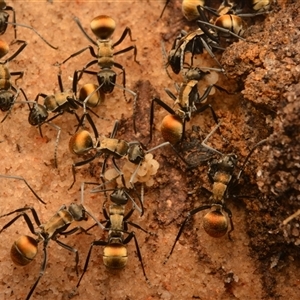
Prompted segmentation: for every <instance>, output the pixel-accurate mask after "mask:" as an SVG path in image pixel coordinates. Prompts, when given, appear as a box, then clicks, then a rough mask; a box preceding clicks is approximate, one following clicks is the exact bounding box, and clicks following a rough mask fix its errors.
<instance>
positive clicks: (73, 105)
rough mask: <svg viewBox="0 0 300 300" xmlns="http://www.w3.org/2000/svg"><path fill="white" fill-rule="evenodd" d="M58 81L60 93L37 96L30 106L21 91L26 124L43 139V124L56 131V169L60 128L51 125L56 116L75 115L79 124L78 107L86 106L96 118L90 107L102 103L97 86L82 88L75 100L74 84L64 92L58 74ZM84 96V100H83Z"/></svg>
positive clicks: (59, 74)
mask: <svg viewBox="0 0 300 300" xmlns="http://www.w3.org/2000/svg"><path fill="white" fill-rule="evenodd" d="M57 79H58V85H59V89H60V91H59V92H58V93H56V94H53V95H46V94H44V93H39V94H37V96H36V98H35V100H34V102H33V105H32V106H30V104H29V101H28V98H27V96H26V94H25V93H24V91H23V90H22V93H23V95H24V97H25V99H26V102H27V103H28V106H29V110H30V111H29V116H28V122H29V124H30V125H32V126H38V128H39V132H40V135H41V137H43V133H42V129H41V126H42V125H43V124H45V123H47V124H49V125H50V126H51V127H53V128H54V129H55V130H57V136H56V142H55V150H54V163H55V167H56V168H57V166H58V165H57V147H58V142H59V137H60V133H61V128H60V127H59V126H57V125H55V124H53V123H51V121H53V120H54V119H56V118H57V117H58V116H60V115H62V114H64V113H65V112H68V113H70V114H73V115H75V117H76V119H77V121H78V122H80V118H79V116H78V115H77V113H76V110H77V109H78V108H79V107H82V106H84V108H85V106H87V109H88V110H89V111H91V112H92V113H93V114H94V115H96V116H97V117H98V115H97V114H96V113H94V112H93V111H92V110H91V109H90V107H95V106H97V105H98V104H99V103H101V102H102V101H103V98H102V96H103V94H100V92H99V93H98V90H99V89H98V88H97V86H94V85H93V86H84V87H82V89H81V90H80V96H79V99H77V98H76V93H77V87H76V84H74V82H73V90H72V91H65V90H64V87H63V83H62V78H61V73H58V75H57ZM84 96H86V98H83V97H84ZM40 97H42V98H43V99H44V101H43V104H39V103H38V100H39V98H40ZM49 112H51V113H54V116H52V117H51V118H49Z"/></svg>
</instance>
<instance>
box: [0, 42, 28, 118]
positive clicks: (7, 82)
mask: <svg viewBox="0 0 300 300" xmlns="http://www.w3.org/2000/svg"><path fill="white" fill-rule="evenodd" d="M14 43H20V44H21V45H20V47H19V49H18V50H17V51H16V52H15V53H13V54H12V55H11V56H10V57H8V58H7V59H6V60H4V61H1V62H0V109H1V110H2V111H4V112H7V113H6V115H5V116H4V118H3V119H2V121H1V123H2V122H4V121H5V119H6V118H7V116H8V115H9V113H10V111H11V110H12V108H13V106H14V104H15V103H16V99H17V98H18V96H19V93H20V91H19V90H18V89H17V88H16V87H15V86H14V85H13V84H12V83H11V76H18V77H17V78H16V79H15V82H16V81H17V80H19V79H20V78H22V77H23V75H24V72H23V71H17V72H10V71H9V69H8V66H7V63H9V62H10V61H12V60H13V59H14V58H16V57H17V56H18V55H19V54H20V53H21V52H22V51H23V50H24V48H25V47H26V46H27V43H26V42H25V41H21V40H17V41H15V42H14ZM8 52H9V46H8V44H7V43H6V42H4V41H3V40H0V58H2V57H4V56H5V55H6V54H7V53H8Z"/></svg>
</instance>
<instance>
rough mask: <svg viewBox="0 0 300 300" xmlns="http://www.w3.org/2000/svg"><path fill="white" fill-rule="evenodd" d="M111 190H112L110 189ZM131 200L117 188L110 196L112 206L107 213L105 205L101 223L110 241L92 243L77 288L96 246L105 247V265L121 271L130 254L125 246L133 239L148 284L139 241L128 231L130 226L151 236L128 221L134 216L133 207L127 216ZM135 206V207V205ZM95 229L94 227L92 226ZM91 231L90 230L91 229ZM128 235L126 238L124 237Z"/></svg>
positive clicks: (124, 192)
mask: <svg viewBox="0 0 300 300" xmlns="http://www.w3.org/2000/svg"><path fill="white" fill-rule="evenodd" d="M108 190H110V189H108ZM108 190H105V189H104V190H100V192H106V191H108ZM129 199H130V197H129V194H128V193H127V192H126V190H124V189H122V188H117V189H114V190H113V193H111V194H110V201H111V204H110V205H109V209H108V211H107V209H106V207H105V204H106V203H105V202H106V201H105V202H104V203H103V207H102V210H103V215H104V217H105V220H104V221H100V224H102V223H106V225H105V227H104V226H103V225H102V229H103V230H105V231H108V239H107V241H104V240H95V241H93V242H92V243H91V246H90V249H89V251H88V254H87V257H86V261H85V264H84V267H83V271H82V274H81V276H80V279H79V281H78V283H77V285H76V287H79V285H80V282H81V280H82V278H83V275H84V274H85V272H86V271H87V268H88V265H89V261H90V257H91V253H92V249H93V247H94V246H103V247H104V250H103V263H104V265H105V266H106V267H107V268H109V269H121V268H124V267H125V266H126V264H127V261H128V254H127V248H126V246H125V245H127V244H128V243H129V242H130V241H131V240H132V239H134V242H135V246H136V252H137V256H138V259H139V261H140V263H141V266H142V270H143V274H144V277H145V279H146V281H147V282H148V278H147V276H146V272H145V268H144V264H143V259H142V254H141V251H140V247H139V244H138V240H137V238H136V236H135V233H134V231H131V232H129V231H128V224H129V225H131V226H133V227H135V228H137V229H139V230H142V231H144V232H145V233H148V234H150V233H149V232H148V231H146V230H145V229H143V228H142V227H141V226H139V225H138V224H135V223H133V222H131V221H129V220H128V219H129V218H130V217H131V215H132V214H133V212H134V210H135V207H132V208H131V209H130V211H128V213H126V214H125V206H126V204H127V203H128V200H129ZM134 206H135V205H134ZM92 227H94V226H92ZM89 229H90V228H89ZM125 234H126V235H127V237H126V238H125V237H124V235H125Z"/></svg>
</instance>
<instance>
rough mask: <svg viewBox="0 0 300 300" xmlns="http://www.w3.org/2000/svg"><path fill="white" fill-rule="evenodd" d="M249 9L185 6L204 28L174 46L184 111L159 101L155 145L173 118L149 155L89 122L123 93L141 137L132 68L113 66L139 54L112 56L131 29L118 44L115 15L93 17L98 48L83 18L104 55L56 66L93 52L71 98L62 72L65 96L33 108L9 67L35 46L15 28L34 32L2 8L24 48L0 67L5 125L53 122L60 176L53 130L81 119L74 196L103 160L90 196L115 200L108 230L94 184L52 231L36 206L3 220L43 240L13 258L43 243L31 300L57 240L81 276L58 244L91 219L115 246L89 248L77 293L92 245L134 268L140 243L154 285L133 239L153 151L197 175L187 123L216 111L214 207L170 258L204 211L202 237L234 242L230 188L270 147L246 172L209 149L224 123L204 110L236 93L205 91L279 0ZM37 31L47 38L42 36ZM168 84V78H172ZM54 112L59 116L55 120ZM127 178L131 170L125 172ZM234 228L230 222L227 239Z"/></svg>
mask: <svg viewBox="0 0 300 300" xmlns="http://www.w3.org/2000/svg"><path fill="white" fill-rule="evenodd" d="M168 2H169V1H167V2H166V5H167V4H168ZM248 2H249V3H250V6H249V5H246V4H249V3H246V2H245V1H231V0H224V1H223V2H222V3H221V5H220V6H219V8H218V9H214V8H211V7H208V6H205V1H204V0H203V1H201V0H183V2H182V12H183V15H184V16H185V17H186V18H187V19H188V20H189V21H195V22H196V23H197V25H198V26H199V28H198V29H196V30H194V31H192V32H190V33H187V32H185V31H181V32H180V35H179V36H178V37H177V38H176V39H175V41H174V43H173V46H172V49H171V51H170V52H169V54H168V55H166V56H167V67H169V66H170V67H171V69H172V71H173V72H174V73H175V74H180V73H181V74H183V82H182V83H181V85H180V86H178V87H177V94H178V95H177V96H175V95H174V94H173V93H172V92H171V91H170V90H168V89H166V92H167V94H168V95H169V96H170V98H171V99H172V100H174V105H175V106H176V107H177V109H173V108H172V107H170V106H169V105H167V104H166V103H165V102H163V101H162V100H161V99H159V98H154V99H152V102H151V109H150V142H151V141H152V137H153V125H154V111H155V104H158V105H159V106H161V107H162V108H164V109H165V110H166V111H167V112H168V113H169V115H167V116H166V117H165V118H164V119H163V121H162V125H161V134H162V136H163V138H164V140H165V142H164V143H162V144H160V145H157V146H154V147H153V148H151V149H148V150H147V149H146V147H145V146H144V145H143V144H142V143H141V142H139V141H130V142H128V141H125V140H121V139H117V138H115V135H116V133H117V130H118V127H119V122H118V121H116V122H115V124H114V127H113V129H112V132H111V135H110V136H109V137H106V138H102V139H100V138H99V133H98V130H97V128H96V126H95V124H94V121H93V118H92V116H91V114H93V115H94V116H96V117H98V116H97V114H96V113H95V112H93V110H92V109H93V108H94V107H96V106H98V105H99V104H100V103H102V102H103V101H104V98H105V97H106V95H107V94H110V93H112V92H113V90H114V88H115V87H117V88H120V89H121V90H122V91H123V94H124V98H125V100H126V101H127V97H126V92H127V93H129V94H130V95H132V96H133V98H134V99H133V116H132V119H133V128H134V131H135V132H137V128H136V122H135V107H136V101H137V94H136V93H135V92H133V91H132V90H130V89H128V88H127V87H126V72H125V68H124V67H123V66H122V65H121V64H120V63H118V62H116V61H115V59H114V57H115V56H117V55H119V54H121V53H126V52H128V51H133V54H134V61H135V62H137V59H136V56H137V49H136V46H135V45H131V46H129V47H127V48H125V49H122V50H119V51H114V48H115V47H116V46H118V45H119V44H121V43H122V41H123V40H124V39H125V37H126V36H127V35H128V36H129V37H130V40H131V41H134V40H133V39H132V35H131V30H130V29H129V28H128V27H126V28H125V30H124V31H123V34H122V35H121V37H120V38H119V40H117V41H116V42H113V41H112V38H111V37H112V34H113V32H114V30H115V26H116V24H115V21H114V20H113V19H112V18H111V17H109V16H105V15H101V16H98V17H95V18H94V19H93V20H92V21H91V24H90V25H91V30H92V32H93V33H94V35H95V36H96V37H97V40H96V41H95V40H94V39H93V38H91V37H90V36H89V35H88V33H87V32H86V31H85V30H84V28H83V27H82V25H81V23H80V21H79V19H77V18H75V19H74V20H75V22H76V24H77V25H78V27H79V29H80V30H81V31H82V33H83V34H84V36H85V37H86V38H87V39H88V40H89V41H90V42H91V43H92V44H93V45H95V46H96V47H97V51H95V50H94V48H93V47H92V46H90V45H89V46H87V47H85V48H83V49H81V50H79V51H77V52H75V53H73V54H71V55H70V56H69V57H68V58H66V59H65V60H64V61H63V62H61V63H60V64H58V66H59V67H60V66H61V65H63V64H64V63H66V62H67V61H68V60H70V59H72V58H73V57H75V56H77V55H80V54H81V53H83V52H84V51H86V50H89V52H90V54H91V56H92V57H93V58H94V59H93V60H92V61H90V62H88V63H87V64H86V65H85V66H84V67H83V68H82V69H79V70H75V71H74V75H73V87H72V91H71V92H66V91H64V88H63V84H62V79H61V71H59V73H58V84H59V88H60V92H59V93H57V94H54V95H46V94H43V93H39V94H38V95H37V96H36V98H35V100H34V101H29V100H28V99H27V96H26V93H25V92H24V90H23V89H22V88H20V87H19V86H17V85H13V84H12V83H11V76H18V79H19V78H21V77H22V76H23V72H10V71H9V69H8V67H7V63H8V62H9V61H11V60H13V59H14V58H15V57H16V56H17V55H19V54H20V53H21V52H22V51H23V50H24V48H25V47H26V45H27V44H26V42H24V41H21V40H17V31H16V27H17V26H23V27H29V26H26V25H22V24H18V23H17V22H16V16H15V11H14V9H13V8H12V7H10V6H7V5H6V4H5V2H4V1H1V2H0V21H1V22H0V30H1V34H3V33H4V32H5V31H6V27H7V25H8V24H11V25H13V26H14V29H15V41H14V42H15V43H20V44H21V45H20V47H19V49H18V50H17V51H16V52H15V53H14V54H13V55H11V56H10V57H9V58H7V59H6V60H5V61H3V62H1V66H0V79H1V80H0V108H1V110H2V111H4V112H6V114H5V116H4V118H3V119H2V122H3V121H4V120H5V119H6V118H7V116H8V114H9V113H10V111H11V110H12V107H13V105H14V104H15V103H26V104H27V105H28V107H29V117H28V120H29V123H30V124H31V125H33V126H37V127H38V128H39V131H40V135H42V130H41V126H42V125H43V124H45V123H47V124H49V125H50V126H52V127H53V128H55V129H56V130H57V132H58V133H57V139H56V146H55V151H54V161H55V165H56V167H57V144H58V141H59V136H60V132H61V129H60V127H58V126H57V125H55V124H53V123H52V121H53V120H54V119H56V118H57V117H58V116H60V115H62V114H63V113H64V112H68V113H71V114H74V115H75V117H76V120H77V122H78V125H77V128H76V132H75V133H74V135H73V136H72V137H71V139H70V143H69V147H70V150H71V152H72V153H75V154H77V155H82V154H86V153H88V154H91V156H90V157H89V158H87V159H85V160H82V161H79V162H76V163H74V164H73V165H72V173H73V183H72V185H71V186H70V188H72V186H73V185H74V183H75V181H76V172H75V171H76V168H77V167H80V166H82V165H85V164H88V163H89V162H91V161H93V160H94V159H96V158H100V157H103V158H104V159H103V161H102V170H101V173H100V179H101V181H102V182H101V183H93V184H96V185H97V187H96V188H94V189H93V190H92V191H91V192H93V193H99V192H100V193H104V195H105V197H106V198H108V197H107V192H111V194H110V195H109V200H110V205H109V208H108V210H107V208H106V202H107V201H108V199H106V200H105V201H104V202H103V215H104V217H105V220H102V221H99V220H97V218H95V217H94V216H93V213H92V212H90V211H89V210H88V209H87V208H86V207H85V206H84V197H83V192H84V186H85V184H87V183H82V184H81V203H80V204H75V203H72V204H71V205H69V206H65V205H63V206H62V207H61V208H60V209H59V210H58V211H57V212H56V213H55V214H54V215H53V217H52V218H51V219H50V220H49V221H48V222H45V223H42V222H41V221H40V219H39V217H38V213H37V211H36V210H35V209H34V208H33V207H28V206H26V207H23V208H19V209H16V210H14V211H12V212H9V213H6V214H3V215H1V216H0V218H3V217H7V216H11V215H15V214H16V216H15V217H13V219H11V220H10V221H9V222H8V223H6V224H5V225H4V226H3V227H2V228H1V230H0V234H1V233H2V232H3V231H4V230H5V229H7V228H8V227H10V226H11V225H12V224H13V223H14V222H16V221H17V220H18V219H19V218H23V219H24V220H25V222H26V224H27V226H28V228H29V230H30V232H31V233H32V234H33V235H34V236H36V238H33V237H31V236H27V235H22V236H21V237H19V238H18V239H17V240H16V241H15V242H14V244H13V246H12V248H11V258H12V261H13V262H14V263H15V264H17V265H21V266H23V265H27V264H29V263H30V262H31V261H32V260H33V259H34V258H35V256H36V254H37V250H38V245H39V243H42V244H43V261H42V263H41V270H40V273H39V276H38V277H37V279H36V281H35V283H34V284H33V286H32V287H31V289H30V291H29V293H28V295H27V297H26V300H28V299H30V298H31V295H32V294H33V292H34V290H35V288H36V286H37V285H38V283H39V281H40V279H41V277H42V276H43V274H44V271H45V269H46V266H47V257H48V254H47V246H48V243H49V241H50V240H54V241H55V242H56V243H58V244H59V245H60V246H62V247H63V248H65V249H66V250H68V251H70V252H72V253H74V255H75V267H76V272H77V274H78V264H79V254H78V251H77V249H75V248H74V247H72V246H69V245H67V244H64V243H63V242H61V241H60V240H59V236H60V235H64V236H66V235H72V234H74V233H75V232H77V231H79V230H80V231H83V232H85V233H87V232H88V231H89V230H90V229H91V228H89V229H83V228H81V227H75V228H72V229H70V230H68V227H69V226H70V225H71V224H73V223H74V222H78V221H84V220H87V215H88V216H90V217H91V218H92V219H93V220H94V221H95V225H94V226H98V227H100V229H101V230H105V231H108V238H107V240H101V239H100V240H94V241H93V242H92V244H91V245H90V248H89V251H88V254H87V257H86V260H85V264H84V267H83V272H82V274H81V276H80V278H79V280H78V283H77V285H76V287H79V285H80V282H81V280H82V278H83V276H84V274H85V272H86V271H87V269H88V265H89V261H90V257H91V252H92V249H93V247H94V246H103V247H104V251H103V252H104V253H103V261H104V265H105V266H106V267H108V268H123V267H124V266H125V265H126V263H127V260H128V254H127V249H126V244H128V243H129V242H130V241H131V240H132V239H134V242H135V245H136V251H137V256H138V259H139V261H140V264H141V266H142V271H143V274H144V277H145V279H146V281H148V278H147V276H146V272H145V268H144V264H143V259H142V254H141V251H140V248H139V244H138V240H137V238H136V236H135V233H134V232H133V231H131V232H129V231H128V225H131V226H133V227H135V228H137V229H140V230H142V231H144V232H145V233H148V234H150V233H149V232H148V231H147V230H145V229H143V228H142V227H140V226H139V225H138V224H136V223H133V222H132V221H130V220H129V218H130V217H131V216H132V214H133V213H134V211H135V210H137V211H139V212H140V215H143V213H144V207H143V202H144V199H143V183H144V182H145V183H146V185H148V186H150V185H151V184H150V182H152V180H153V179H152V176H153V175H155V174H156V172H157V169H158V166H159V165H158V163H157V162H156V161H155V160H154V159H153V156H152V155H151V154H150V152H152V151H154V150H156V149H158V148H161V147H164V146H167V145H169V146H171V147H172V149H173V150H174V151H175V153H176V154H177V155H178V157H179V158H180V159H181V160H182V161H183V162H184V163H185V164H187V166H188V167H190V165H189V163H188V162H187V161H186V160H185V159H184V158H183V157H182V156H181V155H180V153H179V151H178V150H177V149H176V145H177V144H178V143H180V142H182V141H183V140H184V138H185V123H186V122H189V121H190V120H191V118H192V116H193V115H194V114H197V113H199V112H202V111H204V110H206V109H210V111H211V113H212V116H213V119H214V121H215V123H216V124H217V125H216V127H215V128H214V129H213V130H212V131H211V132H210V133H209V134H208V135H207V137H206V138H205V139H204V140H203V141H202V143H201V144H202V146H203V147H206V148H208V149H209V150H211V151H213V152H215V153H217V154H218V155H220V156H221V158H220V159H214V160H212V161H211V162H210V163H209V170H208V177H209V179H210V181H211V182H212V184H213V187H212V190H211V191H210V194H211V196H210V198H209V203H207V204H205V205H201V206H200V207H197V208H195V209H193V210H191V211H190V212H189V213H188V214H187V216H186V218H185V220H184V222H183V223H182V224H181V226H180V229H179V231H178V234H177V236H176V238H175V241H174V244H173V246H172V248H171V251H170V253H169V255H168V256H167V259H169V257H170V256H171V254H172V252H173V250H174V248H175V245H176V243H177V241H178V240H179V238H180V236H181V234H182V232H183V229H184V227H185V224H186V223H187V221H188V220H189V219H190V218H191V217H192V216H193V215H195V214H197V213H198V212H200V211H203V210H207V209H210V211H209V212H208V213H207V214H206V215H205V216H204V218H203V226H204V229H205V231H206V232H207V233H208V234H209V235H210V236H212V237H221V236H224V235H225V234H226V233H228V237H229V238H230V233H231V232H232V231H233V230H234V225H233V221H232V213H231V211H230V209H228V208H227V206H226V200H227V199H228V198H229V197H230V195H231V191H232V189H233V188H234V187H235V186H236V185H237V184H238V181H239V179H240V177H241V175H242V173H243V170H244V169H245V166H246V164H247V162H248V160H249V158H250V156H251V155H252V153H253V151H254V150H255V149H256V148H257V147H259V146H260V145H262V144H263V143H265V142H266V140H262V141H260V142H258V143H257V144H256V145H255V146H254V147H253V148H252V150H251V151H250V152H249V154H248V156H247V157H246V159H245V161H244V162H243V164H242V165H241V166H238V158H237V156H236V155H235V154H222V153H221V152H219V151H217V150H216V149H212V148H210V147H209V146H208V145H207V144H206V142H207V140H208V139H209V137H210V136H211V135H212V134H213V133H214V132H215V131H216V130H217V129H218V128H219V126H220V124H221V122H220V120H219V118H218V117H217V114H216V113H215V111H214V109H213V108H212V106H211V105H210V104H206V103H204V101H205V100H206V99H207V98H208V96H209V95H210V93H211V90H212V89H213V88H216V89H218V90H219V91H221V92H226V93H228V94H230V93H229V92H228V91H227V90H226V89H224V88H222V87H220V86H218V85H216V84H215V83H213V84H210V85H208V86H207V87H206V88H205V90H204V92H203V94H202V95H201V94H200V92H199V89H198V85H199V83H201V82H202V81H203V80H204V79H205V78H206V77H207V76H208V75H209V74H210V72H221V73H223V74H226V72H225V70H224V69H223V67H222V66H221V64H220V63H219V61H218V60H217V58H216V56H215V54H214V52H216V51H223V50H224V47H223V45H222V39H223V38H224V37H225V39H228V38H230V37H231V38H233V39H234V38H238V39H242V40H243V39H244V38H243V34H244V33H245V31H246V23H245V22H244V20H243V19H242V17H252V16H257V15H260V14H265V13H267V12H268V10H269V8H270V5H271V0H269V1H267V0H261V1H259V0H251V1H248ZM247 9H250V12H248V11H247ZM7 11H12V13H13V22H9V21H8V18H9V14H8V13H7ZM162 13H163V12H162ZM29 28H31V27H29ZM31 29H32V30H34V31H35V32H36V33H37V34H38V35H39V33H38V32H37V31H36V30H35V29H33V28H31ZM39 36H40V35H39ZM41 38H42V39H43V40H44V41H45V42H46V43H47V44H48V45H49V46H51V47H52V48H54V49H55V48H56V47H54V46H52V45H51V44H50V43H48V42H47V41H46V40H45V39H44V38H43V37H41ZM204 51H206V52H207V53H208V54H209V55H210V56H211V57H212V58H213V59H214V61H215V62H216V63H217V65H218V68H201V66H200V67H199V66H197V67H196V66H194V61H193V59H194V56H195V55H199V54H202V53H203V52H204ZM7 52H8V45H6V44H5V43H4V42H2V43H1V44H0V56H1V58H2V57H4V55H6V54H7ZM188 52H190V53H191V63H190V64H186V62H185V55H186V53H188ZM95 64H97V65H98V66H99V71H98V72H95V71H91V70H90V69H89V68H90V67H91V66H93V65H95ZM186 65H188V69H187V70H185V69H186V67H185V66H186ZM113 68H116V69H119V70H120V71H121V74H122V84H121V85H119V84H117V83H116V79H117V73H116V72H115V70H114V69H113ZM204 70H205V71H204ZM83 74H91V75H94V76H96V78H97V82H98V84H92V83H87V84H85V85H83V87H82V88H81V89H80V90H79V93H77V85H78V82H79V81H80V80H81V79H82V76H83ZM168 75H169V76H170V74H169V73H168ZM20 94H22V95H23V96H24V98H25V101H18V97H19V95H20ZM40 97H41V98H43V104H40V103H38V101H39V98H40ZM203 103H204V104H203ZM79 109H81V111H82V114H81V115H79V114H78V110H79ZM50 113H52V114H53V115H52V116H50ZM85 121H87V122H88V123H89V125H90V127H91V128H92V130H93V135H94V136H93V135H92V134H91V133H90V132H89V130H87V129H86V126H85ZM121 158H126V163H125V164H124V166H122V167H120V165H119V161H120V159H121ZM109 159H110V161H111V164H112V167H113V172H108V171H109V170H108V171H107V170H106V169H107V164H108V160H109ZM126 167H127V169H126ZM237 168H239V172H238V174H235V173H236V169H237ZM125 169H126V170H127V171H125ZM108 173H110V174H108ZM125 173H126V174H125ZM0 177H1V178H10V179H17V180H21V181H24V183H25V184H26V185H27V187H28V188H29V189H30V190H31V192H32V193H33V194H34V196H35V197H36V198H37V199H38V200H39V201H40V202H42V203H43V204H45V202H44V201H43V199H41V198H40V197H39V196H38V194H37V193H36V192H35V191H34V190H33V189H32V188H31V186H30V185H29V184H28V182H27V181H26V180H25V179H24V178H23V177H20V176H9V175H0ZM117 180H118V182H117ZM112 182H113V183H114V184H115V186H114V187H113V188H108V187H107V186H108V185H109V184H110V183H112ZM136 182H139V183H142V185H141V192H140V193H139V192H138V191H137V188H136ZM133 195H134V196H133ZM135 199H137V200H138V204H137V203H136V200H135ZM129 201H130V202H131V204H132V207H131V208H130V210H129V211H128V212H127V213H126V208H127V204H128V202H129ZM29 212H30V213H31V214H32V217H33V219H32V218H31V217H30V216H29ZM224 212H225V214H224ZM226 215H227V216H226ZM228 219H229V222H230V229H229V230H228V227H229V225H228ZM34 224H36V226H37V228H35V225H34ZM103 224H105V225H103ZM94 226H93V227H94ZM167 259H166V261H167ZM166 261H165V262H166Z"/></svg>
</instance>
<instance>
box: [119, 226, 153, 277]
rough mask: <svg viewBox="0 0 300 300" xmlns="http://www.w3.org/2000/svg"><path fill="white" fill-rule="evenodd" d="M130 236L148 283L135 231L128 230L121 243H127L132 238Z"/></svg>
mask: <svg viewBox="0 0 300 300" xmlns="http://www.w3.org/2000/svg"><path fill="white" fill-rule="evenodd" d="M127 233H128V232H127ZM132 238H133V239H134V243H135V248H136V253H137V256H138V259H139V261H140V263H141V266H142V270H143V274H144V277H145V279H146V281H147V283H150V282H149V279H148V277H147V275H146V272H145V268H144V263H143V259H142V254H141V251H140V247H139V243H138V241H137V238H136V236H135V233H134V232H133V231H132V232H130V233H128V236H127V237H126V239H125V240H124V241H123V244H124V245H126V244H128V243H129V242H130V241H131V240H132Z"/></svg>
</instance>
